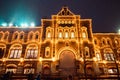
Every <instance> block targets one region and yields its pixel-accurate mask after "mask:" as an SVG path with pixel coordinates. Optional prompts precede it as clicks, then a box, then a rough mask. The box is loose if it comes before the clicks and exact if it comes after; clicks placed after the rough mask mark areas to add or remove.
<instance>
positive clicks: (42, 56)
mask: <svg viewBox="0 0 120 80" xmlns="http://www.w3.org/2000/svg"><path fill="white" fill-rule="evenodd" d="M119 47H120V35H119V34H118V33H93V32H92V20H91V19H82V18H81V16H80V15H75V14H74V13H72V12H71V11H70V10H69V9H68V7H63V8H62V9H61V10H60V12H58V14H57V15H52V17H51V19H42V20H41V26H37V27H25V28H23V27H14V26H11V27H0V72H7V71H13V73H16V74H22V73H24V74H28V73H35V74H36V73H39V72H42V74H45V75H49V74H51V75H55V74H59V75H69V74H72V75H77V74H84V73H85V71H86V74H88V75H90V74H93V73H95V74H97V75H98V74H116V73H118V72H119V71H117V70H118V69H119V57H120V48H119Z"/></svg>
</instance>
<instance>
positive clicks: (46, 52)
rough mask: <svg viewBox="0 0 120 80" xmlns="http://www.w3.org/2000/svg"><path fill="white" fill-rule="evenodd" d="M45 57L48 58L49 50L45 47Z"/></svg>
mask: <svg viewBox="0 0 120 80" xmlns="http://www.w3.org/2000/svg"><path fill="white" fill-rule="evenodd" d="M45 57H50V48H49V47H46V49H45Z"/></svg>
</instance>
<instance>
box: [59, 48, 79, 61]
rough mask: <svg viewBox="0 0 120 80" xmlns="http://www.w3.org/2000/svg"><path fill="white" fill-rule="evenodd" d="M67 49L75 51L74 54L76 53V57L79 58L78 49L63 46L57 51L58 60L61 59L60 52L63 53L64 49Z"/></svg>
mask: <svg viewBox="0 0 120 80" xmlns="http://www.w3.org/2000/svg"><path fill="white" fill-rule="evenodd" d="M65 50H69V51H72V52H73V53H74V55H75V59H78V58H79V57H78V55H77V52H76V50H74V49H73V48H72V47H63V48H61V49H59V51H58V52H57V53H58V55H57V59H58V60H59V59H60V54H61V53H62V52H63V51H65Z"/></svg>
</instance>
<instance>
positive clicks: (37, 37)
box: [35, 31, 39, 40]
mask: <svg viewBox="0 0 120 80" xmlns="http://www.w3.org/2000/svg"><path fill="white" fill-rule="evenodd" d="M38 39H39V32H38V31H36V32H35V40H38Z"/></svg>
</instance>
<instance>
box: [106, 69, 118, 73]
mask: <svg viewBox="0 0 120 80" xmlns="http://www.w3.org/2000/svg"><path fill="white" fill-rule="evenodd" d="M108 73H117V69H108Z"/></svg>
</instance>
